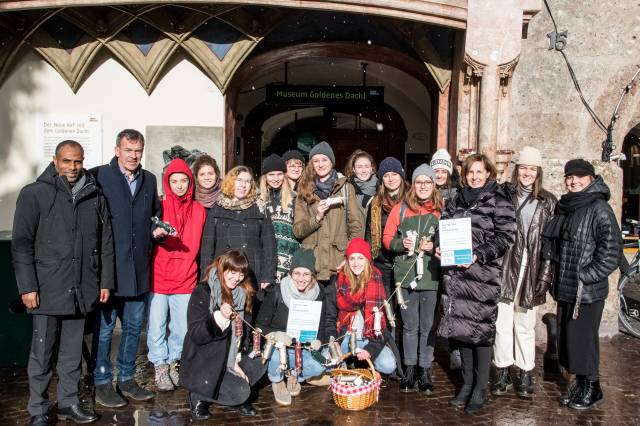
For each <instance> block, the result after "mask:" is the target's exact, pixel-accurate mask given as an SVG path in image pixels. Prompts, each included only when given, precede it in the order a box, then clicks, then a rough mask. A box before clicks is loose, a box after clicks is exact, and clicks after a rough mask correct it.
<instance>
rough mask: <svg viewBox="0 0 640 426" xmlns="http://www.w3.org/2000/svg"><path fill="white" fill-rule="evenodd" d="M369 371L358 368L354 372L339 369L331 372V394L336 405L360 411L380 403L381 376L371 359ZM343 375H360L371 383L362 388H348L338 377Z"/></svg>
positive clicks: (368, 360)
mask: <svg viewBox="0 0 640 426" xmlns="http://www.w3.org/2000/svg"><path fill="white" fill-rule="evenodd" d="M367 362H368V363H369V369H368V370H367V369H364V368H356V369H353V370H347V369H338V370H333V371H332V372H331V386H330V388H331V393H332V394H333V401H334V402H335V403H336V405H337V406H338V407H340V408H342V409H344V410H351V411H358V410H364V409H365V408H369V407H371V406H372V405H373V404H375V403H376V402H377V401H378V394H379V392H380V383H381V382H382V380H381V378H380V374H378V372H377V371H376V370H375V368H373V364H372V363H371V360H370V359H367ZM341 375H349V376H353V375H358V376H360V377H363V378H365V379H367V380H369V381H370V382H369V383H368V384H365V385H361V386H350V387H348V389H347V387H346V386H344V385H340V384H339V383H338V381H337V380H336V377H338V376H341Z"/></svg>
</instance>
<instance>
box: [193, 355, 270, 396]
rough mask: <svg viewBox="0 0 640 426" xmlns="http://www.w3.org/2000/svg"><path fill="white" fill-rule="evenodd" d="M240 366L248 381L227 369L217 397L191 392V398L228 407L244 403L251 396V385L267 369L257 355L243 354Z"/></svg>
mask: <svg viewBox="0 0 640 426" xmlns="http://www.w3.org/2000/svg"><path fill="white" fill-rule="evenodd" d="M240 368H241V369H242V371H244V374H246V375H247V377H248V378H249V382H248V383H247V381H246V380H244V379H243V378H241V377H239V376H236V375H235V373H232V372H231V371H230V370H227V371H226V373H225V375H224V377H223V378H222V382H221V383H220V389H219V391H218V398H217V399H213V398H211V397H210V396H206V395H200V394H199V393H195V392H192V393H191V398H192V399H193V400H197V401H209V402H213V403H216V404H218V405H226V406H229V407H234V406H236V405H241V404H244V403H245V402H246V401H247V400H248V399H249V397H250V396H251V387H252V386H253V385H255V384H256V383H257V382H258V380H260V378H262V376H264V373H265V372H266V371H267V366H266V365H262V362H261V361H260V358H259V357H258V358H249V357H248V356H247V355H243V356H242V359H241V360H240Z"/></svg>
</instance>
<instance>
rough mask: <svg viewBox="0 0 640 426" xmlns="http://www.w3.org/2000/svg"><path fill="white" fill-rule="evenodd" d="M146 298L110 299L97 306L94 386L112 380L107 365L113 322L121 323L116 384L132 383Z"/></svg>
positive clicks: (109, 368)
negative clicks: (118, 321)
mask: <svg viewBox="0 0 640 426" xmlns="http://www.w3.org/2000/svg"><path fill="white" fill-rule="evenodd" d="M146 299H147V295H146V294H143V295H142V296H137V297H118V296H112V297H111V298H110V299H109V302H108V303H106V304H105V305H101V306H100V308H99V310H98V318H97V319H96V327H97V328H96V330H95V331H94V333H93V358H94V362H95V370H94V371H93V380H94V382H95V384H96V385H102V384H105V383H110V382H111V378H112V377H113V371H112V370H113V367H112V365H111V356H110V355H111V339H112V337H113V330H114V328H115V327H116V319H117V318H120V322H121V323H122V336H121V339H120V347H119V348H118V361H117V367H118V371H119V374H118V381H119V382H124V381H127V380H129V379H133V376H134V375H135V372H136V355H137V354H138V341H139V340H140V332H141V331H142V325H143V323H144V319H145V308H146V304H147V303H146Z"/></svg>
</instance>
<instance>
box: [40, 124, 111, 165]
mask: <svg viewBox="0 0 640 426" xmlns="http://www.w3.org/2000/svg"><path fill="white" fill-rule="evenodd" d="M36 135H37V141H36V150H37V151H36V153H37V155H38V157H39V160H40V166H41V167H40V168H39V170H42V169H44V168H45V167H46V166H47V165H48V164H49V163H50V162H51V158H52V157H53V155H54V154H55V150H56V146H57V145H58V144H59V143H60V142H62V141H64V140H68V139H71V140H74V141H76V142H78V143H79V144H80V145H82V147H83V148H84V167H85V168H87V169H88V168H90V167H94V166H99V165H101V164H102V118H101V116H100V115H99V114H46V115H40V116H39V117H38V118H36Z"/></svg>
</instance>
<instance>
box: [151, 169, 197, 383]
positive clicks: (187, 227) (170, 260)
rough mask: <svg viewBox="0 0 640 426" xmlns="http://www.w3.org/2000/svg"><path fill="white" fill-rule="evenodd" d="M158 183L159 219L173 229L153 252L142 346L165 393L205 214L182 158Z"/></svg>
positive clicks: (174, 372) (174, 370) (174, 374)
mask: <svg viewBox="0 0 640 426" xmlns="http://www.w3.org/2000/svg"><path fill="white" fill-rule="evenodd" d="M162 183H163V186H164V194H165V195H164V197H163V199H162V220H163V221H164V222H167V223H169V224H170V225H171V226H173V227H174V228H175V230H176V233H175V234H174V235H167V236H166V237H165V238H164V239H163V240H162V241H160V242H159V244H158V245H157V246H156V248H155V252H154V257H153V267H152V280H151V293H150V295H149V329H148V331H147V346H148V347H149V354H148V357H149V361H151V362H152V363H153V365H154V367H155V373H156V386H157V387H158V390H161V391H170V390H173V389H174V386H177V385H178V377H179V370H178V367H179V362H180V356H181V355H182V343H183V340H184V336H185V334H186V332H187V305H188V303H189V297H190V296H191V292H192V291H193V288H194V287H195V286H196V283H197V281H198V265H197V263H196V258H197V255H198V251H199V249H200V238H201V236H202V228H203V227H204V221H205V218H206V211H205V209H204V207H203V206H202V205H201V204H200V203H197V202H195V201H194V199H193V192H194V179H193V174H192V173H191V170H190V169H189V166H188V165H187V163H185V162H184V160H182V159H175V160H172V161H171V163H169V165H168V166H167V169H166V170H165V173H164V178H163V182H162ZM167 323H168V324H169V336H168V337H167Z"/></svg>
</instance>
